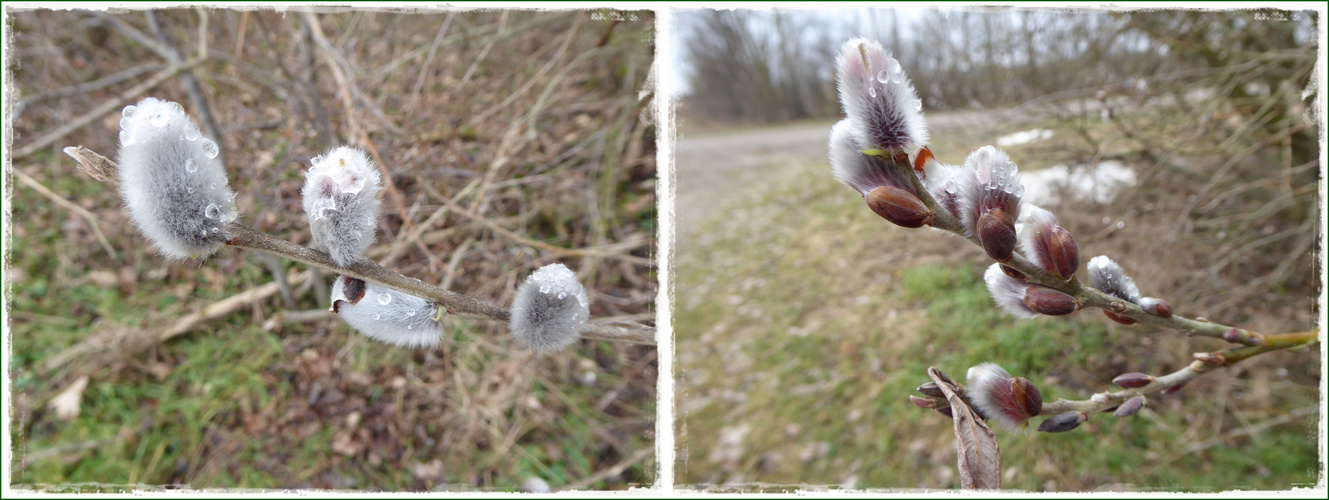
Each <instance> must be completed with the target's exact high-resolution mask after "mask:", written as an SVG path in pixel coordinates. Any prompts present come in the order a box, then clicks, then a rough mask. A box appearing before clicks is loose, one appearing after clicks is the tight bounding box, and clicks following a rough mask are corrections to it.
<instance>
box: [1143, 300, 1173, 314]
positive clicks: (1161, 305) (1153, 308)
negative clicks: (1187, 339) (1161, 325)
mask: <svg viewBox="0 0 1329 500" xmlns="http://www.w3.org/2000/svg"><path fill="white" fill-rule="evenodd" d="M1140 307H1142V308H1144V310H1145V312H1147V313H1149V314H1152V315H1154V316H1160V317H1164V318H1170V317H1172V304H1169V303H1168V302H1167V301H1166V300H1163V299H1156V298H1153V297H1145V298H1143V299H1140Z"/></svg>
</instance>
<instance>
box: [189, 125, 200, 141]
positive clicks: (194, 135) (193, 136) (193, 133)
mask: <svg viewBox="0 0 1329 500" xmlns="http://www.w3.org/2000/svg"><path fill="white" fill-rule="evenodd" d="M199 137H202V135H201V134H199V132H198V129H196V128H194V127H192V126H190V127H185V140H187V141H197V140H198V138H199Z"/></svg>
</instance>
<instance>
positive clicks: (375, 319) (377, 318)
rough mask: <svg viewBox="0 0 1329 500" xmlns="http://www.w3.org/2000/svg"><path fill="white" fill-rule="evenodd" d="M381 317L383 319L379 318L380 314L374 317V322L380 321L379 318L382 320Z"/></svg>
mask: <svg viewBox="0 0 1329 500" xmlns="http://www.w3.org/2000/svg"><path fill="white" fill-rule="evenodd" d="M381 317H382V316H379V315H378V314H375V315H374V321H378V320H379V318H381Z"/></svg>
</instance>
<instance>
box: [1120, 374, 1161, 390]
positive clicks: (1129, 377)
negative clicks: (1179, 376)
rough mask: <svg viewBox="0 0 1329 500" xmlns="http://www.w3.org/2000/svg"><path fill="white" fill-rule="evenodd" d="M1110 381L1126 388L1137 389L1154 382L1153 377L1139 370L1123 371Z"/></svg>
mask: <svg viewBox="0 0 1329 500" xmlns="http://www.w3.org/2000/svg"><path fill="white" fill-rule="evenodd" d="M1112 383H1113V384H1116V385H1117V386H1119V387H1125V388H1127V389H1138V388H1140V387H1144V386H1146V385H1149V384H1152V383H1154V377H1152V376H1150V375H1148V374H1144V373H1140V372H1131V373H1123V374H1121V375H1117V378H1114V379H1112Z"/></svg>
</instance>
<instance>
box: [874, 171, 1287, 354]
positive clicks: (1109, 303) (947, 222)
mask: <svg viewBox="0 0 1329 500" xmlns="http://www.w3.org/2000/svg"><path fill="white" fill-rule="evenodd" d="M894 162H895V168H897V169H900V170H901V171H904V172H907V176H908V178H909V179H910V182H912V183H913V186H914V190H915V191H916V192H917V193H916V194H917V195H918V198H919V200H921V201H922V202H923V204H924V205H927V207H928V208H929V209H931V210H932V211H933V212H935V214H934V220H933V223H932V227H933V228H935V229H938V230H941V231H945V232H948V233H952V234H955V235H958V236H960V237H961V238H964V239H966V240H969V242H971V243H973V244H975V245H978V246H980V247H982V246H983V244H982V243H980V242H979V241H978V238H976V237H972V236H969V235H967V234H965V230H964V226H962V225H961V224H960V220H959V218H958V217H955V216H954V215H951V213H950V212H949V211H947V210H946V209H945V208H943V207H942V206H941V204H940V203H937V200H936V199H935V198H933V197H932V193H930V192H928V190H927V187H926V186H924V185H923V182H922V180H921V179H919V178H918V175H917V174H916V173H915V172H914V169H913V168H912V167H910V166H909V161H908V157H900V158H895V159H894ZM1001 264H1002V265H1004V266H1006V267H1010V268H1012V269H1015V270H1017V271H1020V272H1021V273H1024V275H1025V276H1026V280H1027V281H1029V282H1030V283H1037V284H1040V285H1043V286H1046V287H1048V288H1052V289H1054V290H1058V291H1061V292H1064V293H1066V294H1069V295H1070V296H1072V297H1075V298H1076V299H1079V301H1080V305H1081V306H1083V307H1097V308H1100V309H1104V310H1108V311H1112V312H1113V313H1116V314H1118V315H1121V316H1126V317H1129V318H1131V319H1134V320H1136V321H1138V322H1140V323H1146V324H1150V325H1154V326H1160V327H1164V328H1171V329H1173V330H1180V331H1183V332H1186V333H1187V334H1190V335H1199V336H1202V337H1213V338H1218V339H1221V338H1223V334H1224V333H1226V332H1227V331H1228V330H1232V329H1234V328H1235V327H1232V326H1228V325H1223V324H1219V323H1214V322H1212V321H1209V320H1208V319H1205V318H1196V319H1191V318H1186V317H1183V316H1180V315H1176V314H1174V315H1172V316H1169V317H1162V316H1157V315H1154V314H1150V313H1148V312H1146V311H1145V310H1144V309H1143V308H1141V307H1140V306H1139V305H1137V304H1132V303H1130V302H1127V301H1124V300H1121V299H1119V298H1117V297H1114V296H1111V295H1108V294H1106V293H1103V292H1102V291H1100V290H1098V289H1097V288H1094V287H1091V286H1088V285H1086V284H1084V283H1082V282H1081V281H1080V280H1079V279H1078V278H1075V277H1072V278H1071V280H1070V281H1063V280H1061V279H1060V278H1057V277H1055V276H1052V275H1049V274H1047V273H1046V272H1044V271H1043V270H1042V269H1041V268H1039V267H1038V266H1035V265H1034V264H1033V263H1032V262H1029V260H1028V259H1026V258H1025V257H1024V256H1022V255H1020V253H1019V252H1018V251H1017V252H1016V253H1014V254H1013V255H1012V257H1011V260H1010V261H1009V262H1003V263H1001ZM1236 330H1237V331H1238V332H1239V333H1240V334H1241V335H1242V337H1243V338H1255V339H1258V338H1260V337H1263V335H1261V334H1259V333H1256V332H1251V331H1248V330H1244V329H1240V328H1236Z"/></svg>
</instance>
